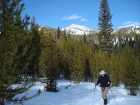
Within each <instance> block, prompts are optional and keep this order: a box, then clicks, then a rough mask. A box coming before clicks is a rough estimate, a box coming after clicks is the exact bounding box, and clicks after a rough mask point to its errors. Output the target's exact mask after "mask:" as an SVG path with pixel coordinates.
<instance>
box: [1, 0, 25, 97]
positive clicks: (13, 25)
mask: <svg viewBox="0 0 140 105" xmlns="http://www.w3.org/2000/svg"><path fill="white" fill-rule="evenodd" d="M20 1H21V0H1V2H0V3H1V4H0V39H1V40H0V50H1V51H0V80H1V81H0V96H1V97H4V98H6V99H8V98H12V96H13V95H12V94H11V93H8V92H7V91H6V89H7V88H8V87H9V86H10V85H11V84H13V83H14V82H15V80H16V79H17V77H16V75H15V70H16V69H17V68H16V65H17V64H16V63H17V62H14V61H15V59H16V58H17V57H20V56H17V55H16V54H17V52H18V48H19V47H20V45H19V44H20V42H24V41H21V40H22V39H21V35H22V32H25V31H24V28H27V27H26V25H27V24H26V23H25V21H24V20H22V19H21V16H20V14H21V12H22V10H23V7H24V4H21V3H20ZM21 56H22V55H21ZM5 93H6V94H5Z"/></svg>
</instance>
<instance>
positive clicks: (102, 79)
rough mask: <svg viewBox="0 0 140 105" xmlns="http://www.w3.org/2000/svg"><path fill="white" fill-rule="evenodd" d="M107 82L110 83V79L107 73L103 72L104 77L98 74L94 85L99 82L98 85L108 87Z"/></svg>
mask: <svg viewBox="0 0 140 105" xmlns="http://www.w3.org/2000/svg"><path fill="white" fill-rule="evenodd" d="M108 82H110V84H111V81H110V79H109V76H107V75H106V74H105V75H104V77H102V76H99V78H98V81H97V83H96V85H98V84H100V87H109V86H110V84H108Z"/></svg>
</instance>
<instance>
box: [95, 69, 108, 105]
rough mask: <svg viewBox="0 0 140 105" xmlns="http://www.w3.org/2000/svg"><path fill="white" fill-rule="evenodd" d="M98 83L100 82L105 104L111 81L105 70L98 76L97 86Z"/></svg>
mask: <svg viewBox="0 0 140 105" xmlns="http://www.w3.org/2000/svg"><path fill="white" fill-rule="evenodd" d="M98 84H100V88H101V93H102V98H103V100H104V105H107V93H108V90H109V86H110V84H111V81H110V78H109V76H108V75H107V74H106V72H105V71H104V70H101V72H100V76H99V78H98V81H97V83H95V86H96V85H98Z"/></svg>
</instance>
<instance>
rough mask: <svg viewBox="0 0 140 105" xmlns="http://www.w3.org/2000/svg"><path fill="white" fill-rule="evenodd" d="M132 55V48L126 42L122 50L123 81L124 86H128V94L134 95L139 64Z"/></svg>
mask: <svg viewBox="0 0 140 105" xmlns="http://www.w3.org/2000/svg"><path fill="white" fill-rule="evenodd" d="M138 63H139V62H138V59H136V57H135V55H134V51H133V49H132V48H131V47H130V46H129V44H128V43H126V46H125V49H124V51H123V66H124V69H123V75H124V77H123V83H124V84H125V86H126V88H128V87H129V90H130V94H131V95H136V94H137V90H138V86H139V71H140V69H139V64H138Z"/></svg>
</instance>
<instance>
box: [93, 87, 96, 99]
mask: <svg viewBox="0 0 140 105" xmlns="http://www.w3.org/2000/svg"><path fill="white" fill-rule="evenodd" d="M95 90H96V85H95V88H94V95H93V98H94V96H95Z"/></svg>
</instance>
